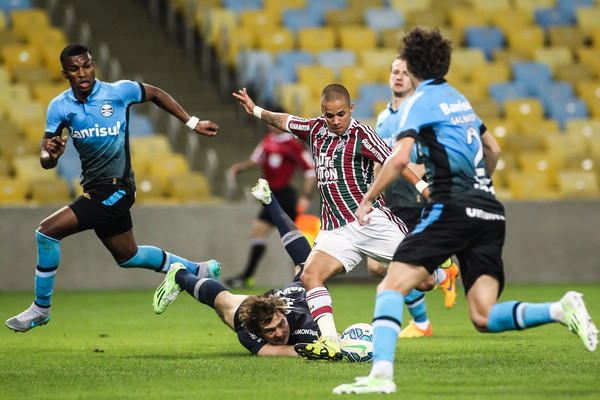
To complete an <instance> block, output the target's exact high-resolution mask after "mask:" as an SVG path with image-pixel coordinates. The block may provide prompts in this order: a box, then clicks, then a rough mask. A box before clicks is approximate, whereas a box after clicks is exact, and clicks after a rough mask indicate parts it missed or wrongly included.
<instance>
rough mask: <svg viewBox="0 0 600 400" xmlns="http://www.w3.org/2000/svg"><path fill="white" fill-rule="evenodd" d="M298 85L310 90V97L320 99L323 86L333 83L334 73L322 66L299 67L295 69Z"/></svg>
mask: <svg viewBox="0 0 600 400" xmlns="http://www.w3.org/2000/svg"><path fill="white" fill-rule="evenodd" d="M296 73H297V75H298V83H304V84H305V85H307V86H308V87H309V88H310V91H311V96H313V97H321V92H322V91H323V89H324V88H325V86H327V85H329V84H331V83H334V82H335V80H336V79H335V73H334V71H333V70H332V69H331V68H329V67H326V66H324V65H299V66H298V67H297V69H296Z"/></svg>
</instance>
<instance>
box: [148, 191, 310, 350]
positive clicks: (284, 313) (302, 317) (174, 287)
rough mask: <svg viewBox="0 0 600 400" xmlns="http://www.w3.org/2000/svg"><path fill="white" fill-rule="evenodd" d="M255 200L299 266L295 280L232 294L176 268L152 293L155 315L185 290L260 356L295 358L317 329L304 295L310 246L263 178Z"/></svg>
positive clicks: (223, 287)
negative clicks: (263, 290)
mask: <svg viewBox="0 0 600 400" xmlns="http://www.w3.org/2000/svg"><path fill="white" fill-rule="evenodd" d="M252 195H253V196H254V197H255V198H256V199H257V200H258V201H259V202H260V203H261V204H262V205H263V206H264V208H265V210H266V211H267V212H268V213H269V215H270V216H271V219H272V220H273V223H274V224H275V226H276V227H277V229H278V231H279V235H280V236H281V241H282V242H283V246H284V247H285V249H286V251H287V252H288V254H289V255H290V257H291V258H292V261H293V262H294V265H295V266H296V267H295V268H296V276H295V278H294V280H293V281H292V283H290V284H289V285H287V286H286V287H285V288H283V289H273V290H270V291H268V292H266V293H264V294H262V295H252V296H247V295H239V294H232V293H231V292H230V291H229V290H228V289H227V288H226V287H225V286H223V285H222V284H221V283H219V282H217V281H215V280H213V279H208V278H204V279H201V278H199V277H197V276H195V275H193V274H191V273H190V272H189V271H187V270H186V269H185V268H184V267H183V265H181V264H179V263H175V264H173V265H172V266H171V269H169V272H168V273H167V276H166V277H165V279H164V281H163V283H162V284H161V285H160V286H159V287H158V289H156V293H155V294H154V303H153V306H154V311H155V312H156V313H157V314H162V313H163V312H164V311H165V310H166V308H167V307H168V306H169V304H171V303H172V302H173V301H174V300H175V299H176V298H177V295H178V294H179V292H180V291H181V290H182V289H183V290H185V291H186V292H188V293H189V294H190V295H191V296H192V297H194V298H195V299H196V300H198V301H199V302H201V303H203V304H206V305H208V306H209V307H211V308H213V309H214V310H215V311H216V313H217V314H218V315H219V317H220V318H221V320H222V321H223V322H224V323H225V324H226V325H227V326H229V327H230V328H231V329H232V330H233V331H234V332H236V333H237V336H238V340H239V341H240V343H241V344H242V345H243V346H244V347H245V348H247V349H248V350H249V351H250V352H251V353H252V354H255V355H259V356H296V355H298V354H297V353H296V351H294V344H296V343H305V342H312V341H314V340H317V339H318V338H319V336H320V332H319V328H318V326H317V324H316V323H315V321H314V320H313V318H312V316H311V314H310V311H309V310H308V306H307V305H306V290H305V289H304V286H302V283H301V282H300V275H301V274H302V269H303V264H304V261H305V260H306V258H307V257H308V255H309V253H310V244H309V243H308V240H307V239H306V238H305V237H304V235H303V234H302V232H300V230H298V228H297V227H296V226H295V225H294V222H293V221H292V220H291V219H290V217H289V216H288V215H287V214H286V213H285V211H283V209H282V208H281V206H280V205H279V203H278V202H277V199H276V198H275V196H273V195H272V194H271V191H270V189H269V184H268V183H267V181H266V180H265V179H259V181H258V183H257V185H256V186H254V188H253V189H252Z"/></svg>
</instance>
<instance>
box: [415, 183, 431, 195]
mask: <svg viewBox="0 0 600 400" xmlns="http://www.w3.org/2000/svg"><path fill="white" fill-rule="evenodd" d="M415 187H416V188H417V190H418V191H419V193H423V190H425V188H427V187H429V185H428V184H427V182H425V181H423V180H421V181H419V182H417V183H415Z"/></svg>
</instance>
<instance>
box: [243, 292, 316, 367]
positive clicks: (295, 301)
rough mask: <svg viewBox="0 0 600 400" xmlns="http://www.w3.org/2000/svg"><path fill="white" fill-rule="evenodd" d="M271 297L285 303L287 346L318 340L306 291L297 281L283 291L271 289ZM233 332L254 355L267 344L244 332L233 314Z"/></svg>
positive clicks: (260, 338)
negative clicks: (288, 333)
mask: <svg viewBox="0 0 600 400" xmlns="http://www.w3.org/2000/svg"><path fill="white" fill-rule="evenodd" d="M270 294H271V297H280V298H281V299H283V300H284V301H285V303H286V308H287V314H286V316H285V317H286V319H287V322H288V324H289V325H290V339H289V341H288V344H289V345H293V344H296V343H311V342H313V341H315V340H317V339H318V338H319V336H320V335H321V333H320V332H319V327H318V326H317V323H316V322H315V321H314V320H313V318H312V315H311V313H310V310H309V309H308V305H307V304H306V289H304V286H302V284H301V283H300V282H298V281H294V282H292V283H290V284H289V285H287V286H286V287H285V288H283V289H273V290H272V291H271V293H270ZM234 324H235V330H236V332H237V335H238V339H239V341H240V343H241V344H242V345H243V346H244V347H245V348H247V349H248V350H250V352H251V353H252V354H254V355H256V354H258V352H259V350H260V349H262V347H263V346H264V345H265V344H267V341H266V340H265V339H263V338H262V337H260V336H257V335H255V334H253V333H249V332H246V331H245V330H244V327H243V326H242V324H241V323H240V321H239V319H238V315H237V312H236V314H235V320H234Z"/></svg>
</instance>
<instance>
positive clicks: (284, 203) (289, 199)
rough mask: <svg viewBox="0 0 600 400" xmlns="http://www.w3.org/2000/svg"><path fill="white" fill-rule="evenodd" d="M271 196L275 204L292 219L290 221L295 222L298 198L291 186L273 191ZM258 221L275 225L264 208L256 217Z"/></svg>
mask: <svg viewBox="0 0 600 400" xmlns="http://www.w3.org/2000/svg"><path fill="white" fill-rule="evenodd" d="M273 195H274V196H275V198H276V199H277V202H278V203H279V205H280V206H281V208H282V209H283V211H285V213H286V214H287V215H288V216H289V217H290V218H291V219H292V221H295V220H296V217H297V216H298V214H297V212H296V205H297V204H298V198H297V197H296V191H295V190H294V188H293V187H291V186H286V187H284V188H282V189H278V190H273ZM257 218H258V219H260V220H262V221H265V222H268V223H269V224H271V225H275V223H274V222H273V219H271V216H270V215H269V212H268V211H267V209H266V208H264V207H263V208H262V209H261V210H260V212H259V213H258V216H257Z"/></svg>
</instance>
